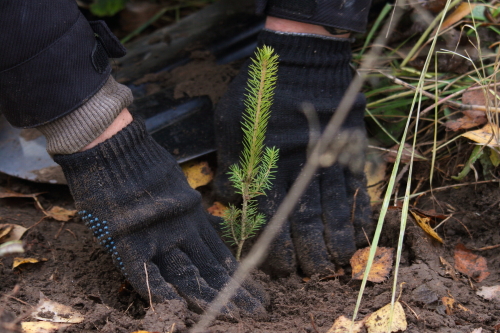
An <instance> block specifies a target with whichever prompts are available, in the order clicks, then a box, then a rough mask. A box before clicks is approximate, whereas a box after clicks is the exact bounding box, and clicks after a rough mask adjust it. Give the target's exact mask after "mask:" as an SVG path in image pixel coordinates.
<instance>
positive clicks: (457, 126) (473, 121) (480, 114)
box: [445, 110, 488, 132]
mask: <svg viewBox="0 0 500 333" xmlns="http://www.w3.org/2000/svg"><path fill="white" fill-rule="evenodd" d="M462 113H463V114H464V116H463V117H462V118H458V119H455V120H449V121H447V122H446V123H445V126H446V128H447V129H448V130H450V131H454V132H455V131H458V130H463V129H469V128H472V127H477V126H480V125H484V124H486V123H487V122H488V118H486V113H485V112H484V111H476V110H467V111H463V112H462Z"/></svg>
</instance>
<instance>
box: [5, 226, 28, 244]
mask: <svg viewBox="0 0 500 333" xmlns="http://www.w3.org/2000/svg"><path fill="white" fill-rule="evenodd" d="M26 230H28V229H26V228H25V227H22V226H20V225H17V224H0V243H6V242H10V241H14V240H20V239H21V237H22V236H23V234H24V233H25V232H26Z"/></svg>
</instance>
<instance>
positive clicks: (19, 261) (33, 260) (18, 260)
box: [12, 257, 48, 269]
mask: <svg viewBox="0 0 500 333" xmlns="http://www.w3.org/2000/svg"><path fill="white" fill-rule="evenodd" d="M47 260H48V259H47V258H42V259H36V258H19V257H18V258H14V262H13V263H12V269H14V268H16V267H18V266H20V265H24V264H36V263H37V262H40V261H47Z"/></svg>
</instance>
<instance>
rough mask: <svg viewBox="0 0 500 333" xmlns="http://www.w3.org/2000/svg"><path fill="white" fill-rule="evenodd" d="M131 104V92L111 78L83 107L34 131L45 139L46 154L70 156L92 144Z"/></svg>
mask: <svg viewBox="0 0 500 333" xmlns="http://www.w3.org/2000/svg"><path fill="white" fill-rule="evenodd" d="M132 101H133V96H132V92H131V91H130V89H129V88H128V87H126V86H124V85H122V84H119V83H118V82H116V81H115V80H114V79H113V77H112V76H110V77H109V79H108V81H107V82H106V84H105V85H104V86H103V87H102V88H101V90H99V91H98V92H97V93H96V94H95V95H94V96H92V98H90V99H89V100H88V102H86V103H85V104H84V105H82V106H81V107H79V108H78V109H76V110H75V111H73V112H71V113H70V114H68V115H66V116H64V117H62V118H59V119H57V120H55V121H52V122H50V123H48V124H46V125H43V126H39V127H37V128H38V129H39V130H40V131H41V132H42V133H43V135H45V137H46V139H47V152H48V153H49V154H50V155H51V156H53V155H56V154H73V153H76V152H78V151H80V150H81V149H82V148H83V147H85V146H87V145H88V144H89V143H91V142H92V141H94V140H95V139H96V138H97V137H99V135H101V134H102V133H103V132H104V131H105V130H106V129H107V128H108V127H109V126H110V125H111V123H112V122H113V121H114V120H115V119H116V117H117V116H118V115H119V114H120V112H121V111H122V110H123V109H124V108H126V107H127V106H129V105H130V104H131V103H132Z"/></svg>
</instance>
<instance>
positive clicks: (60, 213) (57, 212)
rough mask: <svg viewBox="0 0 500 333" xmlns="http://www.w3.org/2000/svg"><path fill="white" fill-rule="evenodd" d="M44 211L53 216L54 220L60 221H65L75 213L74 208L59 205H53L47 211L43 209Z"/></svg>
mask: <svg viewBox="0 0 500 333" xmlns="http://www.w3.org/2000/svg"><path fill="white" fill-rule="evenodd" d="M44 213H45V214H46V215H47V216H48V217H51V218H53V219H54V220H57V221H61V222H67V221H69V220H71V219H72V218H73V216H75V214H76V209H75V210H68V209H64V208H62V207H59V206H54V207H52V208H51V209H49V210H48V211H46V212H45V211H44Z"/></svg>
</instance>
